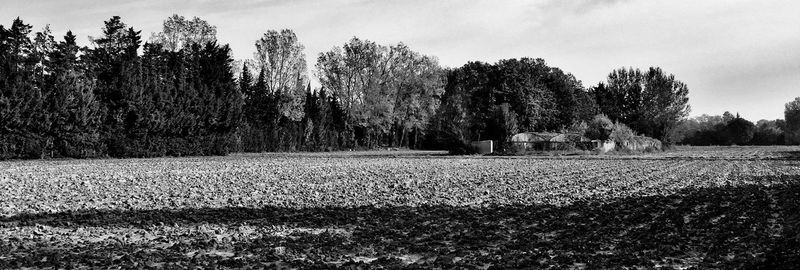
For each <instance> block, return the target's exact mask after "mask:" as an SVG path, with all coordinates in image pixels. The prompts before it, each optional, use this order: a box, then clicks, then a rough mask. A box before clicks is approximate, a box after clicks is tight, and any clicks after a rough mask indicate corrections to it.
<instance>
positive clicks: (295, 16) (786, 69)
mask: <svg viewBox="0 0 800 270" xmlns="http://www.w3.org/2000/svg"><path fill="white" fill-rule="evenodd" d="M0 7H2V8H0V19H1V20H2V21H0V24H2V25H9V24H10V23H11V22H12V20H13V19H14V18H16V17H20V18H22V19H23V21H24V22H25V23H27V24H31V25H33V26H34V29H35V30H36V31H38V30H40V29H41V28H42V27H44V26H45V25H47V24H49V25H50V28H51V29H52V31H53V33H54V35H56V36H57V37H60V36H63V34H64V33H66V31H67V30H72V31H73V33H75V35H77V36H78V37H79V42H82V45H89V39H88V37H89V36H100V34H101V28H102V26H103V21H105V20H108V19H109V18H110V17H111V16H114V15H119V16H121V17H122V20H123V22H125V23H126V24H128V25H129V26H132V27H134V28H135V29H137V30H142V36H143V38H144V39H145V40H146V39H148V38H149V37H150V35H151V34H152V33H154V32H158V31H160V29H161V26H162V24H163V21H164V20H165V19H166V18H167V17H169V16H171V15H172V14H179V15H182V16H185V17H187V18H191V17H194V16H197V17H199V18H201V19H204V20H206V21H208V22H209V23H210V24H212V25H215V26H216V27H217V39H218V40H219V41H220V42H221V43H227V44H230V46H231V48H232V50H233V55H234V58H236V59H247V58H252V55H253V52H254V51H255V45H254V43H255V41H256V40H257V39H259V38H260V37H261V36H262V35H263V34H264V33H265V32H266V31H267V30H271V29H274V30H279V29H284V28H289V29H292V30H294V32H295V33H296V34H297V36H298V39H299V40H300V42H301V43H303V45H305V47H306V56H307V58H308V59H307V60H308V61H307V62H308V63H309V72H310V73H311V71H312V70H313V65H314V63H315V60H316V57H317V55H318V54H319V53H320V52H325V51H329V50H330V49H331V48H332V47H334V46H342V45H343V44H344V43H345V42H347V41H348V40H349V39H351V38H352V37H354V36H355V37H359V38H361V39H368V40H372V41H375V42H377V43H379V44H383V45H393V44H396V43H398V42H403V43H405V44H406V45H408V46H409V47H410V48H411V49H413V50H415V51H418V52H420V53H423V54H427V55H432V56H436V57H437V58H438V59H439V62H440V64H442V65H443V66H446V67H459V66H462V65H464V64H466V63H467V62H468V61H483V62H489V63H493V62H496V61H497V60H500V59H507V58H520V57H533V58H542V59H545V60H546V61H547V63H548V64H549V65H550V66H555V67H559V68H561V69H562V70H564V71H566V72H570V73H572V74H574V75H575V77H576V78H578V79H579V80H581V81H582V82H583V85H584V86H586V87H591V86H592V85H596V84H597V83H598V82H601V81H604V80H605V78H606V77H607V75H608V73H609V72H611V71H612V70H614V69H617V68H621V67H634V68H641V69H647V68H648V67H651V66H658V67H661V68H662V69H663V70H664V71H666V72H668V73H672V74H674V75H675V77H676V78H677V79H678V80H681V81H683V82H685V83H686V84H687V85H688V87H689V104H690V106H691V114H690V115H691V116H697V115H701V114H717V115H721V114H722V113H723V112H725V111H730V112H732V113H739V114H740V115H741V116H742V117H744V118H747V119H750V120H752V121H756V120H758V119H779V118H780V119H782V118H783V111H784V104H785V103H787V102H789V101H791V100H793V99H794V98H795V97H800V15H798V14H800V1H796V0H771V1H745V0H724V1H723V0H719V1H699V0H689V1H686V0H647V1H646V0H600V1H582V0H574V1H570V0H542V1H514V0H502V1H499V0H495V1H478V0H475V1H467V0H458V1H456V0H441V1H436V0H385V1H367V0H342V1H334V0H327V1H304V0H298V1H291V0H240V1H216V0H194V1H191V0H184V1H172V0H138V1H129V0H125V1H119V0H91V1H90V0H71V1H63V0H28V1H19V0H0ZM310 75H312V76H313V74H310Z"/></svg>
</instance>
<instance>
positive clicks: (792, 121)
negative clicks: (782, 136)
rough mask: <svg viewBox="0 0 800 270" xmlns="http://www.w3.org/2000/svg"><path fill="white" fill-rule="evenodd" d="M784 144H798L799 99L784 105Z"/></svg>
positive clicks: (799, 132) (799, 127) (799, 129)
mask: <svg viewBox="0 0 800 270" xmlns="http://www.w3.org/2000/svg"><path fill="white" fill-rule="evenodd" d="M784 119H785V120H786V129H785V130H784V131H785V132H786V144H800V97H798V98H795V99H794V100H793V101H791V102H789V103H786V109H785V110H784Z"/></svg>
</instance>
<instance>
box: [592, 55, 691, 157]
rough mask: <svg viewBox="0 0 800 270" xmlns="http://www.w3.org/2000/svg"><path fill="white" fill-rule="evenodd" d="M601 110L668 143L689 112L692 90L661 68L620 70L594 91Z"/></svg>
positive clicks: (609, 76) (614, 118)
mask: <svg viewBox="0 0 800 270" xmlns="http://www.w3.org/2000/svg"><path fill="white" fill-rule="evenodd" d="M591 92H592V94H593V95H594V100H595V101H596V102H597V104H598V107H599V109H600V110H601V111H602V112H603V113H605V114H607V115H608V116H609V117H610V118H611V119H612V120H617V121H620V122H622V123H625V124H626V125H628V126H630V127H631V128H633V129H634V130H638V131H641V132H643V133H644V134H645V135H647V136H650V137H653V138H657V139H659V140H661V141H663V142H665V143H667V144H670V143H673V142H672V139H671V135H670V134H673V132H672V130H673V129H675V128H676V127H677V126H678V124H679V123H680V120H681V119H683V118H684V117H686V116H687V115H688V114H689V110H690V108H689V97H688V94H689V89H688V87H687V86H686V84H685V83H683V82H681V81H678V80H676V79H675V76H674V75H672V74H667V73H665V72H664V71H662V70H661V69H660V68H657V67H651V68H650V69H648V70H647V72H641V71H640V70H639V69H632V68H629V69H624V68H621V69H618V70H614V71H612V72H611V74H609V75H608V81H607V83H606V84H600V85H598V86H597V87H594V88H593V90H592V91H591Z"/></svg>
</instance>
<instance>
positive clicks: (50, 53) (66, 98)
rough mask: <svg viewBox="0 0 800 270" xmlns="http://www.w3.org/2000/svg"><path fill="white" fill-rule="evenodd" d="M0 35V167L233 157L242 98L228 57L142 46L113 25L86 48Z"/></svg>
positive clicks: (16, 29)
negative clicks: (28, 161) (74, 160)
mask: <svg viewBox="0 0 800 270" xmlns="http://www.w3.org/2000/svg"><path fill="white" fill-rule="evenodd" d="M30 29H31V27H30V26H29V25H25V24H24V23H22V21H21V20H19V19H17V20H15V21H14V22H13V23H12V27H11V28H10V29H5V28H3V27H2V26H0V58H2V63H3V67H2V71H0V90H2V92H1V93H0V111H2V116H1V117H0V135H1V136H0V158H41V157H96V156H106V155H108V156H113V157H150V156H164V155H173V156H182V155H219V154H225V153H227V152H228V151H229V150H230V149H231V148H232V143H233V136H232V135H233V134H234V132H235V131H236V127H237V126H238V125H239V122H240V118H241V103H242V102H241V94H240V93H239V90H238V88H237V87H236V85H235V80H234V78H233V74H232V72H231V66H230V64H231V61H232V60H231V59H230V56H229V55H230V49H229V48H228V46H227V45H225V46H220V45H218V44H216V43H214V42H211V43H207V44H204V45H202V46H201V45H198V44H194V45H193V46H190V47H187V48H185V49H182V50H179V51H176V52H173V51H167V50H164V49H163V48H162V47H161V46H160V45H159V44H145V45H144V48H143V51H144V54H143V55H139V53H138V52H139V50H140V49H141V37H140V31H136V30H134V29H133V28H128V27H127V26H126V25H125V24H124V23H123V22H122V20H121V18H120V17H118V16H115V17H112V18H111V19H109V20H108V21H106V22H105V27H104V28H103V35H102V36H101V37H99V38H94V39H93V40H92V41H93V44H94V45H93V47H92V48H80V47H78V46H77V45H76V42H75V35H73V34H72V32H68V33H67V35H66V36H65V37H64V40H63V41H60V42H55V41H54V38H53V37H52V35H50V32H49V30H48V29H47V28H45V30H44V31H42V32H38V33H36V38H35V39H34V40H31V39H30V38H29V34H30Z"/></svg>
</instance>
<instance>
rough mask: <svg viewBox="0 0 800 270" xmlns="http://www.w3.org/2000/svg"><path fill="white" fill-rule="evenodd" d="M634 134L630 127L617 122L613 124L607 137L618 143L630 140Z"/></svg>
mask: <svg viewBox="0 0 800 270" xmlns="http://www.w3.org/2000/svg"><path fill="white" fill-rule="evenodd" d="M634 136H636V134H635V133H634V132H633V130H632V129H631V128H629V127H628V126H626V125H625V124H623V123H620V122H617V123H615V124H614V128H613V130H612V131H611V134H610V135H609V139H611V140H613V141H614V142H616V143H617V144H618V145H619V144H623V143H624V142H627V141H630V140H631V139H632V138H633V137H634Z"/></svg>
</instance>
